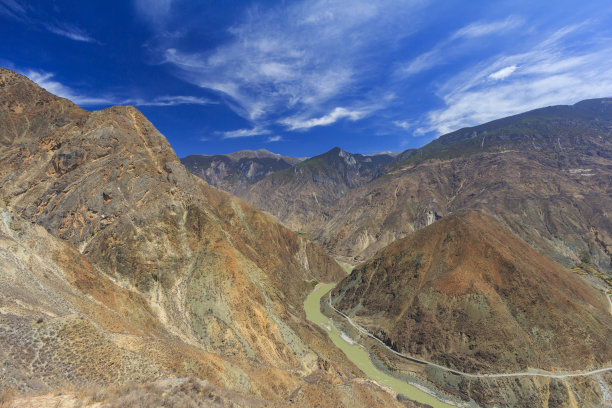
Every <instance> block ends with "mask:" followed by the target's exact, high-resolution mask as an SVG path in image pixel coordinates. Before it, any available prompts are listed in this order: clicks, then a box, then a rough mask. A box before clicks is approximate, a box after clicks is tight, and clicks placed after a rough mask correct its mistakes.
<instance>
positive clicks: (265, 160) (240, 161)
mask: <svg viewBox="0 0 612 408" xmlns="http://www.w3.org/2000/svg"><path fill="white" fill-rule="evenodd" d="M300 161H302V159H298V158H295V157H288V156H281V155H280V154H275V153H272V152H269V151H267V150H265V149H259V150H241V151H238V152H235V153H231V154H219V155H198V154H195V155H191V156H187V157H184V158H182V159H181V163H183V164H184V165H185V167H186V168H187V169H188V170H189V171H190V172H191V173H193V174H195V175H196V176H198V177H200V178H201V179H203V180H204V181H206V182H207V183H208V184H210V185H211V186H215V187H217V188H220V189H221V190H224V191H228V192H230V193H232V194H236V195H237V196H241V195H242V194H244V193H245V192H246V191H247V190H248V189H249V187H250V186H252V185H253V184H255V183H256V182H258V181H259V180H261V179H263V178H264V177H266V176H267V175H269V174H271V173H274V172H276V171H281V170H284V169H286V168H288V167H291V166H292V165H294V164H297V163H299V162H300Z"/></svg>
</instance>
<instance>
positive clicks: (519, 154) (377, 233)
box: [243, 98, 612, 277]
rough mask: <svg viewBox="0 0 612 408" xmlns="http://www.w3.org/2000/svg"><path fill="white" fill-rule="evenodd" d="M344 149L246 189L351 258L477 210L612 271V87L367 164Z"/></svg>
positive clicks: (570, 260)
mask: <svg viewBox="0 0 612 408" xmlns="http://www.w3.org/2000/svg"><path fill="white" fill-rule="evenodd" d="M341 152H342V151H341V150H340V149H335V150H333V151H332V152H328V153H326V154H324V155H322V156H318V157H317V158H313V159H310V160H307V161H304V162H303V163H300V164H298V165H296V166H294V167H292V168H290V169H286V170H283V171H281V172H277V173H272V174H271V175H269V176H267V177H266V178H264V179H262V180H261V181H259V182H258V183H256V184H255V185H254V186H253V187H252V188H251V189H250V190H249V191H248V192H247V193H246V194H243V197H244V198H245V199H246V200H247V201H249V202H250V203H252V204H253V205H255V206H256V207H258V208H262V209H264V210H266V211H268V212H270V213H271V214H273V215H274V216H275V217H276V218H277V219H278V220H280V221H281V222H283V223H284V224H285V225H287V226H288V227H289V228H292V229H295V230H299V231H301V232H303V233H306V234H307V236H309V237H311V238H312V239H314V240H315V241H316V242H318V243H320V244H321V245H323V246H324V247H325V248H326V249H327V250H328V251H329V253H331V254H333V255H334V256H335V257H336V258H338V259H342V260H344V261H346V262H349V263H353V264H357V263H359V262H361V261H363V260H366V259H368V258H369V257H371V256H372V255H373V254H374V253H375V252H376V251H378V250H379V249H381V248H384V247H385V246H386V245H388V244H390V243H392V242H394V241H395V240H397V239H399V238H402V237H405V236H408V235H410V234H412V233H414V232H415V231H417V230H418V229H420V228H422V227H424V226H426V225H429V224H431V223H432V222H434V221H435V220H437V219H439V218H441V217H443V216H446V215H449V214H460V213H463V212H466V211H473V210H476V211H480V212H483V213H486V214H489V215H491V216H495V217H496V218H497V219H498V220H499V221H500V222H502V223H503V224H504V225H506V226H508V227H510V229H511V230H513V231H514V232H515V233H516V234H518V235H519V236H520V237H521V238H522V239H524V240H525V241H526V242H527V243H529V244H530V245H532V246H533V247H534V248H536V249H537V250H538V251H540V252H541V253H543V254H546V255H547V256H550V257H552V258H553V259H555V260H556V261H558V262H561V263H562V264H564V265H565V266H568V267H575V266H578V267H582V268H583V269H584V270H586V271H592V270H595V271H597V273H599V274H603V275H602V276H603V277H606V275H607V274H609V273H611V272H612V221H611V220H612V216H611V214H612V99H609V98H608V99H595V100H587V101H583V102H580V103H578V104H576V105H573V106H554V107H549V108H543V109H538V110H535V111H531V112H527V113H524V114H520V115H516V116H512V117H508V118H504V119H500V120H497V121H493V122H490V123H487V124H484V125H480V126H476V127H473V128H466V129H462V130H459V131H456V132H453V133H450V134H448V135H444V136H441V137H440V138H438V139H436V140H435V141H433V142H431V143H430V144H428V145H426V146H424V147H422V148H420V149H411V150H407V151H405V152H403V153H402V154H400V155H399V156H397V157H396V158H395V159H393V161H389V160H391V158H383V159H381V160H382V163H381V162H377V163H378V164H377V165H376V166H374V167H372V170H368V171H367V172H363V171H361V170H360V171H359V172H354V171H352V170H351V169H355V168H356V167H355V165H353V166H351V165H349V163H348V162H346V161H344V160H341V157H340V154H341ZM351 157H358V155H353V156H351ZM362 159H363V157H362ZM372 159H373V158H372ZM334 160H335V161H334ZM356 162H359V161H358V160H357V161H356ZM321 163H325V165H321ZM331 163H337V164H331ZM360 163H361V162H360ZM311 164H312V165H311ZM359 166H362V165H361V164H360V165H359ZM359 168H360V169H361V168H362V167H359ZM323 169H324V170H323ZM322 174H323V175H322ZM584 261H587V262H584ZM592 268H593V269H592Z"/></svg>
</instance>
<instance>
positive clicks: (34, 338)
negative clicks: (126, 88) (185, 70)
mask: <svg viewBox="0 0 612 408" xmlns="http://www.w3.org/2000/svg"><path fill="white" fill-rule="evenodd" d="M0 160H1V162H2V164H3V165H2V167H1V168H0V192H1V194H0V204H1V209H0V210H1V211H2V223H1V225H0V239H1V240H2V246H1V247H0V257H1V262H0V264H1V265H2V270H1V274H0V279H1V280H2V285H0V291H1V293H2V295H1V296H0V319H1V320H0V345H1V347H0V367H1V370H2V371H1V375H0V387H1V388H2V390H3V391H6V390H14V392H15V393H16V394H18V395H19V394H24V393H26V394H28V393H30V394H31V393H45V392H50V391H53V390H55V389H58V388H61V387H74V386H85V385H87V384H98V385H102V386H104V385H105V384H109V383H114V384H132V383H137V384H138V383H144V382H146V381H154V380H155V379H157V378H159V377H160V376H162V377H176V378H189V377H194V378H197V379H200V380H206V381H209V382H210V383H211V384H213V385H214V386H215V387H220V389H225V390H229V391H227V393H226V394H223V395H233V394H232V393H233V392H236V393H239V394H240V395H242V396H243V397H240V398H247V397H248V398H254V399H255V400H259V401H267V402H268V403H270V404H279V406H286V405H291V404H297V405H299V406H313V405H317V404H321V403H322V401H323V400H324V401H325V404H327V403H331V404H332V405H351V406H354V405H356V406H372V405H381V406H393V405H396V404H399V403H398V402H396V400H395V399H394V396H393V395H391V394H389V393H388V392H386V391H384V390H383V389H382V388H380V387H378V386H376V385H373V384H372V383H371V382H368V381H364V380H363V379H361V378H359V377H358V374H357V372H354V370H353V369H352V368H351V367H352V365H351V364H350V363H349V362H348V361H347V360H346V359H345V358H344V356H343V355H342V354H341V353H339V352H338V351H337V350H336V349H335V348H334V346H333V345H332V344H331V343H329V342H328V341H327V339H326V337H325V335H324V334H323V333H322V332H321V331H320V330H318V329H316V328H315V327H314V326H312V325H311V324H309V323H308V322H307V321H306V319H305V315H304V312H303V309H302V303H303V301H304V298H305V297H306V295H307V294H308V293H309V291H310V290H311V289H312V285H311V282H312V281H315V280H316V281H328V282H331V281H336V280H339V279H340V278H341V277H342V276H344V272H342V270H341V269H340V268H339V267H338V265H337V264H336V263H335V262H334V261H333V260H332V259H331V258H329V257H328V256H327V255H326V254H325V253H324V252H323V251H322V250H321V249H320V248H319V247H317V246H316V245H314V244H312V243H310V242H308V241H306V240H304V239H302V238H300V237H298V236H297V235H296V234H294V233H293V232H291V231H289V230H287V229H286V228H284V227H282V226H280V225H279V224H277V223H276V222H274V221H273V220H272V219H271V218H269V217H268V216H267V215H265V214H263V213H261V212H259V211H258V210H256V209H255V208H253V207H251V206H249V205H248V204H246V203H244V202H242V201H241V200H239V199H237V198H236V197H233V196H231V195H229V194H227V193H224V192H221V191H219V190H217V189H215V188H213V187H210V186H209V185H208V184H206V183H205V182H203V181H201V180H199V179H198V178H196V177H194V176H192V175H191V174H189V172H188V171H187V170H186V169H185V168H184V167H183V166H182V165H181V163H180V161H179V159H178V158H177V157H176V155H175V154H174V152H173V150H172V148H171V147H170V145H169V144H168V142H167V141H166V139H165V138H164V137H163V136H162V135H161V134H160V133H159V132H158V131H157V130H156V129H155V128H154V126H153V125H152V124H151V123H150V122H149V121H148V120H147V119H146V118H145V117H144V116H142V114H140V112H138V111H137V110H136V109H134V108H132V107H113V108H109V109H105V110H103V111H96V112H88V111H85V110H83V109H81V108H79V107H77V106H76V105H74V104H72V103H71V102H70V101H67V100H65V99H61V98H57V97H55V96H54V95H51V94H50V93H48V92H46V91H45V90H43V89H41V88H39V87H38V86H37V85H35V84H34V83H33V82H31V81H29V80H28V79H27V78H25V77H22V76H20V75H18V74H16V73H14V72H12V71H9V70H5V69H0ZM245 395H246V396H247V397H244V396H245Z"/></svg>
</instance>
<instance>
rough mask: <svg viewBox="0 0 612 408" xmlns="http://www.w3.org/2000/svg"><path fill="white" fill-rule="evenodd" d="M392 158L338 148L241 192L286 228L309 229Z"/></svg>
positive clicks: (377, 172) (247, 199)
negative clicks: (352, 152)
mask: <svg viewBox="0 0 612 408" xmlns="http://www.w3.org/2000/svg"><path fill="white" fill-rule="evenodd" d="M391 160H393V157H392V156H391V155H387V154H381V155H374V156H364V155H361V154H350V153H348V152H346V151H344V150H342V149H340V148H338V147H336V148H334V149H332V150H330V151H329V152H327V153H324V154H321V155H319V156H315V157H312V158H310V159H307V160H304V161H303V162H300V163H298V164H295V165H294V166H292V167H290V168H287V169H285V170H282V171H279V172H276V173H272V174H270V175H269V176H267V177H265V178H264V179H262V180H261V181H259V182H257V183H255V184H254V185H253V186H252V187H250V188H249V190H248V191H246V192H244V193H242V194H241V197H243V198H244V199H245V200H246V201H248V202H249V203H251V204H253V205H254V206H255V207H257V208H260V209H262V210H264V211H267V212H268V213H270V214H272V215H273V216H274V217H275V218H276V219H278V220H279V221H280V222H282V223H283V224H284V225H286V226H288V227H289V228H291V229H293V230H297V231H302V232H310V231H312V230H313V228H314V227H315V226H318V225H320V224H321V223H322V222H323V221H325V220H327V219H328V218H329V217H330V215H331V214H332V213H331V212H330V209H331V208H333V207H334V206H335V205H337V204H338V202H339V201H340V199H341V197H344V195H345V194H347V192H348V191H350V190H352V189H354V188H356V187H359V186H362V185H364V184H365V183H367V182H368V181H370V180H372V179H373V178H375V177H377V176H379V175H380V174H382V173H383V169H384V167H385V165H386V164H388V163H389V162H391Z"/></svg>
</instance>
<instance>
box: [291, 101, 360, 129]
mask: <svg viewBox="0 0 612 408" xmlns="http://www.w3.org/2000/svg"><path fill="white" fill-rule="evenodd" d="M368 113H369V112H367V111H360V110H348V109H345V108H340V107H338V108H336V109H334V110H333V111H331V112H330V113H328V114H327V115H324V116H321V117H320V118H312V119H299V118H287V119H284V120H282V121H281V123H282V124H284V125H286V126H287V128H288V129H289V130H305V129H310V128H312V127H315V126H327V125H331V124H332V123H335V122H336V121H338V120H340V119H344V118H346V119H349V120H352V121H355V120H359V119H361V118H363V117H365V116H366V115H367V114H368Z"/></svg>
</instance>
